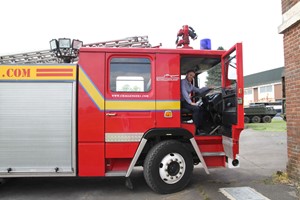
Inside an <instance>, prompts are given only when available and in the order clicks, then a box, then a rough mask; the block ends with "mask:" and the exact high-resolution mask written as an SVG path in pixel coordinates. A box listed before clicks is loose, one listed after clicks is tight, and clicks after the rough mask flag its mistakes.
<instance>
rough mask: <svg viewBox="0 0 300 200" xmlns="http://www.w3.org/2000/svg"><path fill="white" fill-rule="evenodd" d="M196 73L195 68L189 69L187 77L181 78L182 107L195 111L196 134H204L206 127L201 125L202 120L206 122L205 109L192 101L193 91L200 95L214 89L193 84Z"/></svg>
mask: <svg viewBox="0 0 300 200" xmlns="http://www.w3.org/2000/svg"><path fill="white" fill-rule="evenodd" d="M195 75H196V73H195V71H194V70H189V71H187V73H186V77H185V79H182V80H181V99H180V100H181V107H182V108H185V109H187V110H189V111H190V112H192V113H193V122H194V124H195V126H196V135H204V134H205V132H204V130H203V129H204V128H203V126H201V122H202V123H203V122H204V110H202V109H201V107H200V106H198V105H197V103H194V102H192V100H191V93H192V92H194V93H196V94H198V95H199V96H204V95H205V94H207V93H208V92H209V91H210V90H212V88H209V87H203V88H201V89H199V88H197V87H195V86H194V85H193V84H192V82H193V80H194V78H195Z"/></svg>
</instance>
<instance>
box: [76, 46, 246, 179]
mask: <svg viewBox="0 0 300 200" xmlns="http://www.w3.org/2000/svg"><path fill="white" fill-rule="evenodd" d="M241 48H242V47H241V44H237V45H236V46H234V47H233V48H232V49H230V50H229V51H228V52H226V51H220V50H192V49H157V48H155V49H154V48H145V49H139V48H81V50H80V56H79V63H78V65H79V68H81V69H82V70H83V71H84V73H85V74H86V76H87V77H88V78H89V80H90V81H91V82H92V84H93V85H94V87H95V88H97V90H98V92H99V93H100V94H101V95H102V98H103V99H104V100H105V101H104V105H103V107H101V106H100V108H99V106H97V105H96V103H95V102H94V101H93V98H92V97H91V96H90V95H89V94H88V92H87V89H85V88H84V87H83V85H82V84H81V83H80V81H79V82H78V99H77V101H78V108H77V109H78V138H77V141H78V175H79V176H105V173H108V172H111V171H120V170H121V171H122V170H125V171H126V170H127V169H128V166H129V164H130V162H131V160H132V158H133V156H134V154H135V152H136V150H137V147H138V145H139V142H121V143H106V142H105V133H115V134H118V133H145V132H147V131H148V130H150V129H153V128H176V127H177V128H184V129H187V130H188V131H189V132H191V133H192V134H194V131H195V127H194V125H193V124H182V123H181V120H180V109H179V108H178V109H177V110H176V109H175V110H172V118H166V117H165V116H164V111H165V110H148V111H113V113H114V114H116V115H115V116H114V117H111V116H108V115H107V114H110V113H112V111H110V110H106V103H107V102H106V101H118V100H120V99H122V100H128V101H133V100H136V99H133V98H119V97H115V96H114V94H115V92H112V91H110V90H109V84H108V83H109V67H108V66H109V63H110V60H111V59H112V58H114V57H118V58H119V57H124V58H128V57H130V58H131V57H134V58H140V57H142V58H144V57H146V58H149V59H150V60H151V69H152V71H151V79H152V89H151V90H150V92H147V95H148V96H147V98H143V97H141V98H139V99H138V100H139V101H143V100H149V101H154V102H156V101H157V102H164V101H175V102H176V101H177V102H179V101H180V67H179V66H180V58H181V57H182V56H193V55H194V56H203V57H206V58H219V59H224V58H225V57H226V56H227V54H229V53H230V52H231V51H233V50H235V49H237V50H238V51H237V58H238V59H237V60H238V66H240V67H238V71H237V73H238V79H239V81H238V83H237V84H238V88H239V91H241V92H240V93H238V97H239V98H241V99H243V72H242V67H241V66H242V52H241ZM222 69H223V72H225V71H226V70H225V69H226V65H225V63H224V62H223V60H222ZM78 74H79V77H78V80H80V79H81V77H80V73H78ZM166 75H175V76H179V78H178V80H176V81H156V80H157V78H159V77H163V76H166ZM222 85H223V86H224V87H227V86H228V85H229V81H228V80H227V79H226V76H225V73H224V77H223V79H222ZM121 94H122V93H121ZM126 94H127V93H126ZM238 112H239V114H240V115H239V116H238V124H237V125H235V126H233V128H232V132H233V133H232V138H233V141H234V145H233V147H232V148H233V152H234V156H235V155H236V154H238V152H239V147H238V140H239V135H240V133H241V131H242V130H243V127H244V124H243V121H244V120H243V114H244V113H243V108H242V105H239V106H238ZM195 139H196V141H197V144H198V146H199V147H200V150H201V152H203V153H205V152H215V153H218V152H224V149H223V145H222V136H202V137H199V136H196V137H195ZM204 159H205V161H206V162H207V163H206V164H207V165H208V166H210V167H224V166H225V160H226V159H225V156H206V157H204Z"/></svg>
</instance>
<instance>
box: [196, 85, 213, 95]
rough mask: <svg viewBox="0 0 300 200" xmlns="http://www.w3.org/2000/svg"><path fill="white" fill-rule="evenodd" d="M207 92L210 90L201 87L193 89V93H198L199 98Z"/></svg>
mask: <svg viewBox="0 0 300 200" xmlns="http://www.w3.org/2000/svg"><path fill="white" fill-rule="evenodd" d="M209 90H211V88H209V87H202V88H197V87H193V92H196V93H198V94H199V95H200V96H201V95H204V94H205V93H207V92H208V91H209Z"/></svg>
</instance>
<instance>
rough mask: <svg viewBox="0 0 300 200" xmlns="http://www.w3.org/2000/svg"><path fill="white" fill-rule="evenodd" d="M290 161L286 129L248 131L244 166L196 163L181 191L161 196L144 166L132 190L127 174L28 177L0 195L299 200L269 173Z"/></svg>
mask: <svg viewBox="0 0 300 200" xmlns="http://www.w3.org/2000/svg"><path fill="white" fill-rule="evenodd" d="M286 162H287V146H286V133H284V132H256V131H252V130H249V129H247V130H244V131H243V133H242V135H241V140H240V164H241V166H240V168H237V169H224V168H220V169H211V170H210V172H211V174H210V175H206V174H205V172H204V170H203V169H202V168H201V167H196V168H195V170H194V176H193V178H192V180H191V182H190V184H189V185H188V187H187V188H186V189H185V190H184V191H181V192H178V193H175V194H169V195H159V194H156V193H154V192H152V191H151V190H150V189H149V187H148V186H147V184H146V182H145V181H144V178H143V172H142V169H136V170H135V171H134V172H133V175H132V181H133V183H134V190H128V189H127V188H126V187H125V186H124V178H111V177H110V178H92V179H91V178H85V179H78V178H28V179H20V178H19V179H17V178H16V179H11V180H9V181H8V182H7V183H5V184H3V185H0V199H5V200H27V199H28V200H35V199H38V200H48V199H59V200H69V199H70V200H77V199H78V200H94V199H105V200H110V199H122V200H127V199H128V200H132V199H139V200H140V199H149V200H151V199H166V200H169V199H171V200H172V199H174V200H175V199H176V200H177V199H191V200H192V199H193V200H195V199H200V200H201V199H203V200H208V199H211V200H216V199H224V200H227V197H225V196H224V195H223V194H222V193H221V192H219V189H220V188H227V187H244V186H248V187H251V188H253V189H255V190H256V191H257V192H259V193H261V194H262V195H264V196H265V197H267V198H269V199H272V200H277V199H278V200H282V199H285V200H295V199H298V198H297V197H296V192H295V188H293V187H291V186H288V185H281V184H273V183H272V181H271V179H270V177H271V176H272V174H274V173H275V172H276V171H278V170H285V167H286Z"/></svg>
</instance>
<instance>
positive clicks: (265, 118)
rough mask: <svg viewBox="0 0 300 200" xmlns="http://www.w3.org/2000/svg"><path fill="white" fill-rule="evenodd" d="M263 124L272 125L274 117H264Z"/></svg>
mask: <svg viewBox="0 0 300 200" xmlns="http://www.w3.org/2000/svg"><path fill="white" fill-rule="evenodd" d="M262 121H263V123H271V122H272V117H271V116H264V117H263V118H262Z"/></svg>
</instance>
